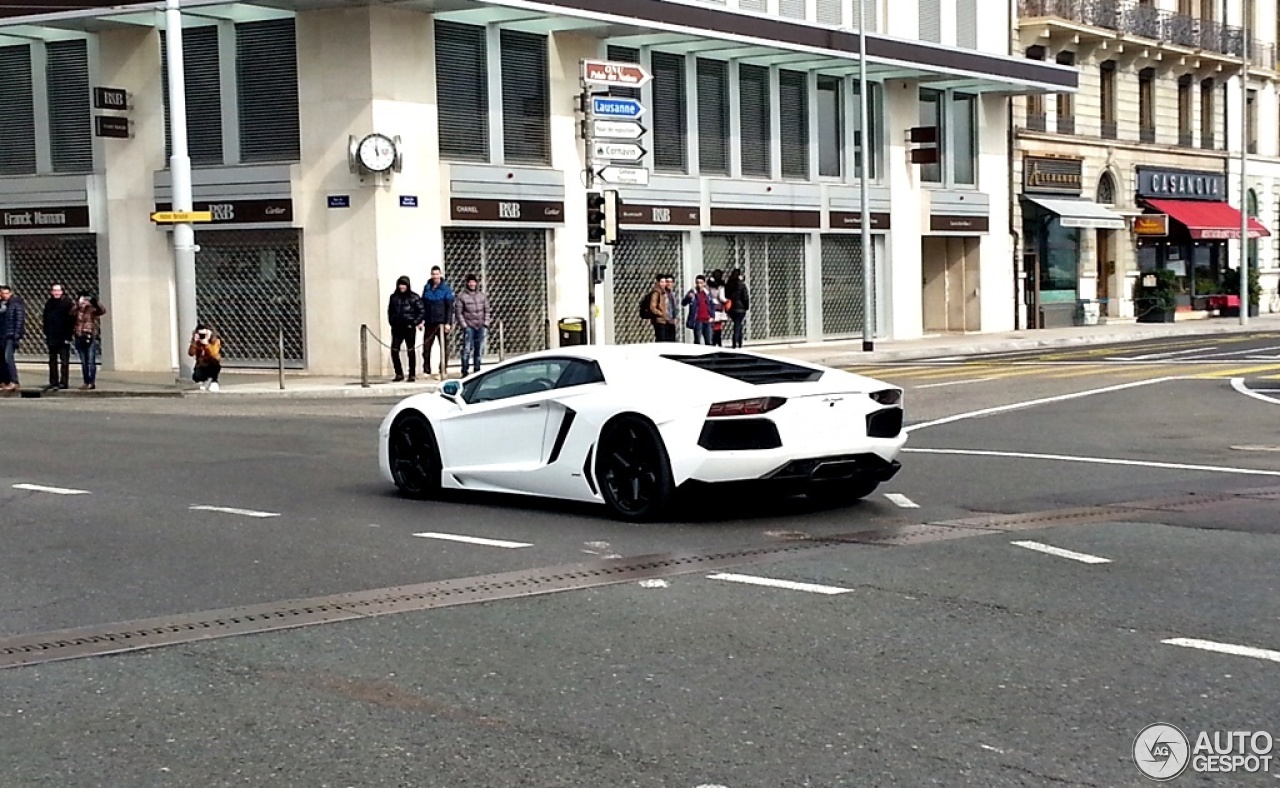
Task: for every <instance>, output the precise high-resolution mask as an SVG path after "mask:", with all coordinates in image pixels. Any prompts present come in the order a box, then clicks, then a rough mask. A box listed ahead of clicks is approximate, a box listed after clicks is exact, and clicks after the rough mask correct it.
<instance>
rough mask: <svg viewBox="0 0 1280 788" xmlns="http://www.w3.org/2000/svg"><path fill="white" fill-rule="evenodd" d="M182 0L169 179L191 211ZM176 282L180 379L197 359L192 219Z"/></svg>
mask: <svg viewBox="0 0 1280 788" xmlns="http://www.w3.org/2000/svg"><path fill="white" fill-rule="evenodd" d="M179 2H180V0H166V2H165V43H166V46H165V52H166V61H167V63H166V65H167V67H168V73H169V147H170V154H169V180H170V184H171V186H170V188H171V191H172V195H171V198H172V202H173V210H174V211H178V212H190V211H191V208H192V196H191V157H190V156H189V155H188V154H187V90H186V69H185V67H184V63H183V49H182V12H181V10H180V9H179ZM173 263H174V285H175V288H176V290H177V301H178V317H177V320H178V323H177V332H178V336H177V339H178V370H179V376H178V381H177V382H178V383H184V382H186V381H188V380H190V379H191V374H192V372H194V370H195V359H192V358H191V357H190V356H188V355H187V353H186V348H185V347H184V346H183V345H184V342H185V340H186V337H187V332H189V331H193V330H194V329H195V327H196V321H197V319H198V317H197V313H196V241H195V228H194V227H192V225H191V224H190V223H189V222H180V223H178V224H175V225H174V226H173Z"/></svg>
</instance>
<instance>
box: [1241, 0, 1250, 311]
mask: <svg viewBox="0 0 1280 788" xmlns="http://www.w3.org/2000/svg"><path fill="white" fill-rule="evenodd" d="M1248 6H1249V3H1248V2H1246V1H1245V0H1242V2H1241V3H1240V16H1241V17H1242V19H1243V24H1242V25H1241V26H1240V29H1241V39H1242V40H1241V47H1240V325H1242V326H1243V325H1246V324H1247V323H1248V322H1249V185H1248V181H1247V180H1246V179H1245V171H1246V168H1247V167H1248V163H1249V14H1248V13H1247V12H1248Z"/></svg>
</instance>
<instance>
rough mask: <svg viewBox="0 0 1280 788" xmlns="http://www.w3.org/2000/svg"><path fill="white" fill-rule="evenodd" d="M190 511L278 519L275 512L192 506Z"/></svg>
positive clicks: (229, 507) (228, 507)
mask: <svg viewBox="0 0 1280 788" xmlns="http://www.w3.org/2000/svg"><path fill="white" fill-rule="evenodd" d="M191 510H192V511H195V512H222V513H223V514H238V515H240V516H241V517H279V516H280V515H279V514H277V513H276V512H259V511H257V510H255V509H236V508H234V507H231V506H197V505H195V504H192V506H191Z"/></svg>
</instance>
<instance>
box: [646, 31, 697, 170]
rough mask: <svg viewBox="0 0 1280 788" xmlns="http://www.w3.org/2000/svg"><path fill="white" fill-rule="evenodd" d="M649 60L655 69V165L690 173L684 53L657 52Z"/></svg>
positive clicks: (662, 168) (663, 168)
mask: <svg viewBox="0 0 1280 788" xmlns="http://www.w3.org/2000/svg"><path fill="white" fill-rule="evenodd" d="M650 63H651V68H652V72H653V115H652V117H653V168H654V169H655V170H666V171H668V172H687V171H688V168H689V156H688V137H689V119H688V118H689V116H688V113H687V104H686V100H685V99H686V83H685V78H684V55H671V54H668V53H666V52H654V53H653V59H652V60H651V61H650ZM699 123H700V124H701V119H699Z"/></svg>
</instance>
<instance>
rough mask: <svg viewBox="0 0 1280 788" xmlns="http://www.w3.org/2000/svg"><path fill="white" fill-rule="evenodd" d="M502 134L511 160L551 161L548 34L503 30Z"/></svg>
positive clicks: (518, 162) (501, 43)
mask: <svg viewBox="0 0 1280 788" xmlns="http://www.w3.org/2000/svg"><path fill="white" fill-rule="evenodd" d="M499 46H500V48H501V62H502V136H503V151H504V153H505V155H506V160H507V161H508V162H510V163H512V164H550V163H551V115H550V104H551V101H550V84H549V79H548V73H547V37H546V36H540V35H535V34H533V33H524V32H521V31H518V30H503V31H502V32H501V34H500V37H499Z"/></svg>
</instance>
